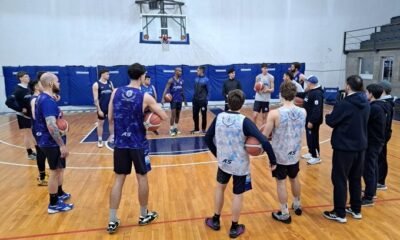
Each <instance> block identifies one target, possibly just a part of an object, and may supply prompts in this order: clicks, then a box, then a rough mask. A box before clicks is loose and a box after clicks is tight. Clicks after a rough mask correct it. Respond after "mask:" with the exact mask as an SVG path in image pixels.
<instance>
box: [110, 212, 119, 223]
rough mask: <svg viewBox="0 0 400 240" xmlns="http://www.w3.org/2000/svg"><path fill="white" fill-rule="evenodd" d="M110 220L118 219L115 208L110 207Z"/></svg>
mask: <svg viewBox="0 0 400 240" xmlns="http://www.w3.org/2000/svg"><path fill="white" fill-rule="evenodd" d="M109 220H110V222H116V221H117V220H118V218H117V209H110V218H109Z"/></svg>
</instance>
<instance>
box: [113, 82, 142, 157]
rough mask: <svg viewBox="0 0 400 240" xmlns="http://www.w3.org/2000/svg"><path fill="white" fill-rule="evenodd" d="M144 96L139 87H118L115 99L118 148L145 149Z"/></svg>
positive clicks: (114, 109)
mask: <svg viewBox="0 0 400 240" xmlns="http://www.w3.org/2000/svg"><path fill="white" fill-rule="evenodd" d="M143 96H144V94H143V93H142V92H141V90H140V89H138V88H132V87H128V86H125V87H120V88H117V91H116V92H115V95H114V99H113V103H112V104H113V118H114V138H115V139H114V142H115V147H117V148H130V149H145V148H146V146H148V145H147V139H146V129H145V127H144V125H143Z"/></svg>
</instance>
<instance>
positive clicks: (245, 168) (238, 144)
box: [205, 89, 276, 238]
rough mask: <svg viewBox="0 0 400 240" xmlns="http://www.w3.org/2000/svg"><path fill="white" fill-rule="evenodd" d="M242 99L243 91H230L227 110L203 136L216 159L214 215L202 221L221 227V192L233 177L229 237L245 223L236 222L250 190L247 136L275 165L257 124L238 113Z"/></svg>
mask: <svg viewBox="0 0 400 240" xmlns="http://www.w3.org/2000/svg"><path fill="white" fill-rule="evenodd" d="M244 100H245V97H244V94H243V92H242V90H239V89H236V90H232V91H230V92H229V93H228V105H229V111H227V112H222V113H220V114H218V116H217V117H216V118H215V119H214V121H213V122H212V124H211V126H210V128H209V129H208V131H207V133H206V136H205V141H206V143H207V146H208V148H209V149H210V151H211V152H212V154H213V155H214V156H215V157H216V158H217V160H218V171H217V186H216V188H215V205H214V216H213V217H209V218H206V219H205V223H206V225H207V226H208V227H209V228H211V229H213V230H215V231H218V230H219V229H220V228H221V227H220V216H221V211H222V207H223V205H224V192H225V189H226V186H227V184H228V182H229V180H230V178H231V177H232V178H233V199H232V225H231V228H230V231H229V236H230V237H231V238H236V237H238V236H239V235H241V234H242V233H244V231H245V226H244V225H243V224H239V223H238V221H239V216H240V211H241V208H242V203H243V193H244V192H246V191H248V190H250V189H251V178H250V159H249V155H248V153H247V152H246V149H245V146H244V145H245V142H246V139H247V137H250V136H252V137H255V138H256V139H257V140H258V141H259V142H260V143H261V145H262V147H263V149H264V150H265V151H266V152H267V154H268V157H269V161H270V166H271V170H274V169H275V168H276V157H275V154H274V151H273V150H272V147H271V144H270V143H269V142H268V140H267V138H266V137H265V136H264V135H263V134H262V133H261V132H260V131H259V130H258V128H257V126H256V125H255V124H254V123H253V122H252V121H251V120H250V119H249V118H247V117H246V116H244V115H242V114H241V113H240V109H241V108H242V106H243V103H244Z"/></svg>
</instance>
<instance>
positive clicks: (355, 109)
mask: <svg viewBox="0 0 400 240" xmlns="http://www.w3.org/2000/svg"><path fill="white" fill-rule="evenodd" d="M345 89H346V93H347V96H346V97H345V98H344V99H343V100H342V101H340V102H339V103H337V104H336V105H335V107H334V108H333V110H332V112H331V113H330V114H327V115H326V116H325V119H326V124H327V125H328V126H330V127H332V128H333V131H332V137H331V144H332V148H333V157H332V175H331V179H332V184H333V199H334V209H333V210H332V211H325V212H324V213H323V215H324V217H326V218H327V219H330V220H334V221H337V222H340V223H346V222H347V219H346V212H347V213H349V214H351V215H352V216H353V218H355V219H361V218H362V215H361V176H362V168H363V162H364V158H365V150H366V149H367V144H368V143H367V141H368V138H367V133H368V129H367V128H368V117H369V112H370V106H369V103H368V100H367V98H366V96H365V93H364V92H363V80H362V78H361V77H360V76H356V75H353V76H350V77H348V78H347V80H346V88H345ZM347 181H349V192H350V208H347V209H346V199H347Z"/></svg>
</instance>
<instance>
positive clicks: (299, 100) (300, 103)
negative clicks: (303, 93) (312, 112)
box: [294, 97, 304, 107]
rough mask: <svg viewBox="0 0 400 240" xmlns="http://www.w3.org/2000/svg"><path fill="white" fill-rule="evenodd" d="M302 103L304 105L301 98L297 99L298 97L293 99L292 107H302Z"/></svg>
mask: <svg viewBox="0 0 400 240" xmlns="http://www.w3.org/2000/svg"><path fill="white" fill-rule="evenodd" d="M303 103H304V100H303V99H302V98H299V97H295V98H294V105H296V106H298V107H303Z"/></svg>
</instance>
